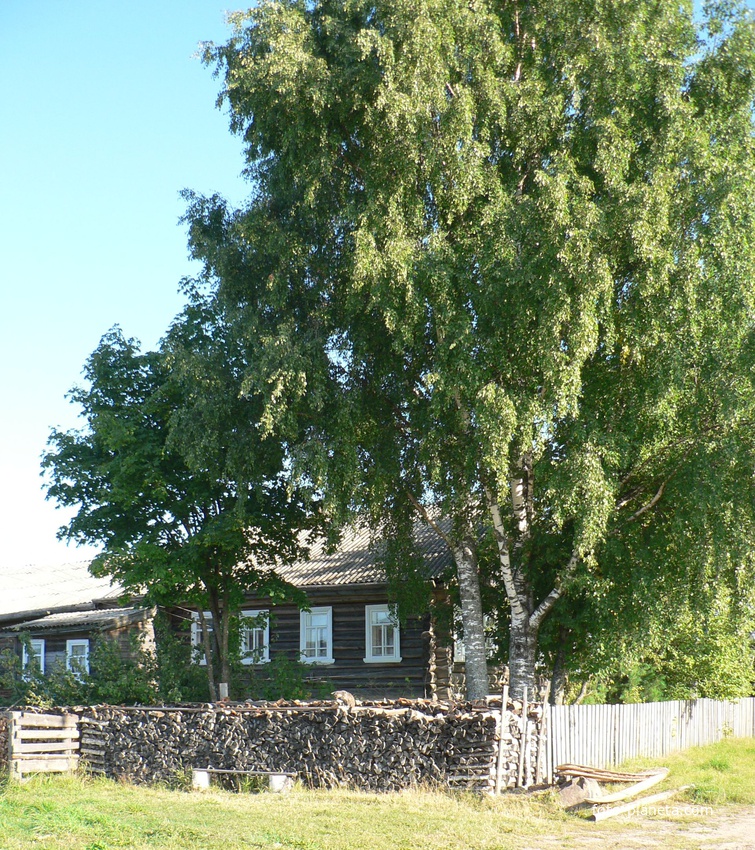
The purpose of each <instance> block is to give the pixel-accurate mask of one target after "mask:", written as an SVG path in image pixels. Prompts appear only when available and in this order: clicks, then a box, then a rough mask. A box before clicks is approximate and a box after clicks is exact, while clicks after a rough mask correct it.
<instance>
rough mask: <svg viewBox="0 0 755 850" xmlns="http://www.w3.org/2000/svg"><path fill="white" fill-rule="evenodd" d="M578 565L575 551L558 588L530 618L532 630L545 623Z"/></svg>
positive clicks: (555, 588) (552, 591)
mask: <svg viewBox="0 0 755 850" xmlns="http://www.w3.org/2000/svg"><path fill="white" fill-rule="evenodd" d="M577 564H579V554H578V553H577V552H576V551H575V552H572V556H571V558H569V563H568V564H567V565H566V569H565V570H564V572H563V575H562V576H561V577H560V578H559V581H558V584H557V585H556V587H554V588H553V590H551V592H550V593H549V594H548V595H547V596H546V597H545V599H543V601H542V602H541V603H540V604H539V605H538V606H537V608H536V609H535V610H534V611H533V612H532V616H531V617H530V626H532V628H539V627H540V624H541V623H542V622H543V620H544V619H545V617H546V615H547V614H548V613H549V611H550V610H551V609H552V608H553V606H554V605H555V604H556V602H557V601H558V600H559V599H560V598H561V597H562V596H563V594H564V584H565V583H566V582H568V581H569V579H570V578H571V577H572V576H573V575H574V572H575V570H576V569H577Z"/></svg>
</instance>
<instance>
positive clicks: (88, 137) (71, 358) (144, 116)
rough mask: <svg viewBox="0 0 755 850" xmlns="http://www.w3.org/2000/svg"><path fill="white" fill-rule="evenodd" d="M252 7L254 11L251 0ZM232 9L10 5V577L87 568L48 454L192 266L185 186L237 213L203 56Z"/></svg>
mask: <svg viewBox="0 0 755 850" xmlns="http://www.w3.org/2000/svg"><path fill="white" fill-rule="evenodd" d="M239 6H243V4H239ZM239 6H236V5H230V6H229V5H228V4H227V3H224V2H223V0H151V2H146V1H145V0H129V2H128V3H122V2H119V3H116V2H111V0H96V1H95V0H38V2H34V3H30V2H28V0H0V39H2V49H0V128H2V132H0V292H1V294H2V302H1V304H0V346H2V348H1V350H0V356H1V358H2V359H1V360H0V363H1V364H2V365H1V367H0V382H1V383H0V398H2V414H1V415H0V429H1V430H0V477H1V479H2V487H0V569H1V568H2V566H4V565H8V566H11V565H14V564H15V565H18V564H21V563H56V562H63V561H66V560H78V559H81V558H84V557H87V556H88V555H89V554H90V553H89V552H88V551H87V550H85V549H80V548H75V547H71V548H67V547H66V546H65V545H64V544H62V543H60V542H58V541H57V540H56V537H55V532H56V530H57V528H58V527H59V526H60V525H61V524H62V523H63V522H64V521H65V518H66V515H65V514H64V513H63V512H62V511H60V510H55V508H54V506H53V504H52V503H50V502H46V501H45V500H44V494H43V492H42V490H41V489H40V486H41V479H40V477H39V458H40V455H41V453H42V452H43V451H44V448H45V443H46V440H47V436H48V434H49V430H50V428H51V427H52V426H55V427H60V428H64V429H68V428H71V427H75V426H77V424H79V423H78V422H77V419H76V409H75V408H74V406H73V405H71V404H69V403H68V402H67V401H66V399H65V393H66V392H67V390H68V389H70V387H71V386H72V385H73V384H74V383H76V382H77V380H78V379H79V376H80V374H81V369H82V366H83V364H84V361H85V360H86V358H87V356H88V355H89V353H90V352H91V351H92V350H93V349H94V348H95V346H96V345H97V343H98V341H99V339H100V337H101V336H102V334H103V333H104V332H105V331H107V330H108V329H109V328H110V327H111V326H112V325H114V324H116V323H117V324H120V325H121V327H122V328H123V329H124V332H125V333H127V334H128V335H130V336H135V337H137V338H139V339H140V340H141V341H142V343H143V344H144V345H145V346H147V347H152V346H154V345H155V344H156V342H157V341H158V339H159V338H160V336H161V335H162V333H163V332H164V331H165V330H166V328H167V326H168V324H169V322H170V320H171V319H172V318H173V316H174V315H175V314H176V313H177V312H178V311H179V310H180V309H181V306H182V298H181V296H180V294H179V293H178V282H179V280H180V279H181V278H182V277H183V276H184V275H186V274H190V273H191V272H192V269H193V267H192V264H191V263H190V262H189V260H188V258H187V251H186V233H185V231H184V229H183V227H181V226H180V225H179V224H178V219H179V217H180V215H181V214H182V212H183V209H184V206H183V202H182V201H181V199H180V197H179V191H180V190H181V189H183V188H185V187H186V188H192V189H195V190H197V191H199V192H203V193H208V194H209V193H212V192H214V191H219V192H221V193H222V194H224V195H226V197H228V198H229V199H230V200H231V202H233V203H239V202H240V201H241V200H242V199H243V198H244V196H245V194H246V190H247V186H246V185H245V184H244V182H243V180H242V179H241V178H240V172H241V169H242V167H243V160H242V148H241V143H240V141H239V140H238V139H236V138H234V137H233V136H231V134H230V132H229V131H228V122H227V118H226V116H225V115H224V114H223V113H222V112H221V111H219V110H218V109H217V108H216V106H215V99H216V96H217V92H218V89H219V81H218V80H217V79H214V78H213V76H212V72H211V69H209V68H206V67H204V66H203V65H202V63H201V62H200V61H199V60H198V59H197V58H196V57H195V54H196V51H197V46H198V43H199V42H200V41H203V40H212V41H216V42H223V41H225V40H227V38H228V37H229V35H230V29H229V28H228V27H227V26H226V19H225V13H226V10H228V9H230V10H234V9H236V8H239Z"/></svg>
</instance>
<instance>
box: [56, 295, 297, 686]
mask: <svg viewBox="0 0 755 850" xmlns="http://www.w3.org/2000/svg"><path fill="white" fill-rule="evenodd" d="M244 358H245V352H244V351H243V349H242V348H241V347H240V346H239V345H238V343H236V342H231V341H230V339H229V336H228V334H227V333H226V327H225V325H224V322H223V319H222V317H221V316H220V315H219V314H218V313H216V312H213V311H212V310H210V309H209V308H208V305H207V303H206V302H204V301H203V300H202V299H201V298H200V297H199V296H198V295H196V293H195V294H193V295H192V298H191V302H190V303H189V305H188V306H187V308H186V310H185V311H184V313H183V314H182V315H181V316H180V317H179V318H178V319H177V320H176V321H175V323H174V324H173V325H172V327H171V328H170V330H169V332H168V334H167V335H166V337H165V339H164V340H163V342H162V344H161V346H160V348H159V349H158V350H157V351H148V352H145V353H142V352H141V351H140V350H139V346H138V344H137V343H136V342H135V341H134V340H131V339H126V338H125V337H124V336H123V334H122V332H121V331H120V330H119V329H118V328H115V329H113V330H111V331H110V332H109V333H107V334H106V335H105V336H104V337H103V338H102V340H101V342H100V344H99V346H98V347H97V349H96V350H95V351H94V352H93V353H92V355H91V356H90V358H89V359H88V361H87V364H86V367H85V370H84V376H85V379H86V383H85V385H84V386H82V387H77V388H75V389H74V390H72V392H71V400H72V401H73V402H74V403H76V404H78V405H79V406H80V407H81V411H82V416H83V418H84V421H85V427H84V428H83V429H81V430H79V431H68V432H60V431H54V432H53V433H52V435H51V437H50V449H49V451H48V453H47V454H46V456H45V457H44V461H43V467H44V469H45V470H46V471H47V475H48V496H49V498H53V499H55V500H56V501H57V502H58V503H59V504H61V505H65V506H69V507H75V508H77V513H76V514H75V515H74V516H73V518H72V519H71V521H70V522H69V523H68V525H66V526H65V527H63V528H62V529H61V536H62V537H66V538H68V539H71V540H75V541H81V542H86V543H90V544H100V545H102V547H103V551H102V553H101V554H100V555H98V556H97V557H96V558H95V559H94V561H93V564H92V569H93V571H94V572H96V573H97V574H101V575H112V576H113V577H115V578H116V579H118V580H119V581H120V582H121V583H122V584H123V585H124V587H125V588H127V589H128V590H130V591H135V592H144V591H146V594H147V597H148V598H149V599H150V600H152V601H153V602H155V603H160V604H163V603H168V604H178V603H186V602H191V603H194V604H196V605H197V607H198V609H199V612H200V614H199V616H200V618H202V620H203V619H204V614H203V612H204V611H205V610H209V611H210V612H211V614H212V621H213V628H212V630H210V629H209V628H208V627H205V628H203V629H202V631H203V636H204V646H203V649H204V653H205V658H206V662H207V670H208V674H209V678H210V691H211V696H212V698H213V699H214V698H216V694H217V692H216V684H217V682H230V670H229V631H230V621H231V618H232V617H233V616H234V615H235V614H237V613H238V611H239V609H240V607H241V605H242V603H243V601H244V595H245V593H247V592H250V591H254V592H255V593H258V594H260V595H266V594H267V595H271V596H272V597H273V598H276V597H277V598H283V597H288V598H291V597H293V598H295V599H296V600H297V601H299V602H301V601H303V600H302V599H301V598H300V594H299V593H298V592H297V591H296V590H295V589H294V588H292V587H290V586H288V585H287V584H286V583H285V582H283V581H282V580H281V579H279V578H278V577H277V576H276V574H275V573H274V571H272V568H274V566H275V565H276V563H278V562H279V561H281V560H286V559H291V558H294V557H297V556H298V555H299V554H300V553H301V552H300V540H301V538H300V535H299V532H301V531H303V530H304V529H306V528H307V527H308V526H309V525H310V524H311V520H312V516H313V513H312V511H311V508H312V503H311V502H306V503H305V501H304V500H303V499H302V498H301V497H300V496H301V494H297V493H296V492H293V493H292V492H291V490H290V488H289V487H288V484H287V482H286V480H285V476H284V475H283V472H284V470H283V467H282V464H283V449H282V447H281V445H280V444H279V443H276V442H275V441H273V440H266V441H264V442H262V441H260V439H259V438H258V436H257V434H258V431H257V422H258V419H259V416H260V414H261V401H260V399H259V398H255V397H254V396H253V395H249V394H244V393H242V392H241V380H242V376H243V372H244V370H245V368H246V366H247V364H246V362H245V359H244ZM203 625H205V626H207V625H208V624H206V623H203Z"/></svg>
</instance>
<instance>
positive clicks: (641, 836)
mask: <svg viewBox="0 0 755 850" xmlns="http://www.w3.org/2000/svg"><path fill="white" fill-rule="evenodd" d="M689 808H692V809H693V811H692V812H690V811H689V810H688V808H687V807H686V806H685V805H683V804H682V805H679V806H677V807H673V806H669V807H668V808H667V810H666V811H663V812H658V813H656V814H654V815H652V816H649V815H647V814H634V815H633V816H631V817H630V816H626V817H625V818H624V819H622V818H621V817H616V819H615V820H611V821H604V822H603V823H596V824H593V823H584V824H581V823H580V824H575V829H574V831H573V832H570V833H567V834H562V835H561V836H559V837H555V836H554V837H553V838H550V837H548V838H546V837H542V838H538V839H536V840H535V841H534V842H531V843H525V844H524V846H523V848H522V850H553V848H556V847H559V848H575V850H576V848H580V850H581V848H585V850H641V849H642V848H651V850H652V849H653V848H664V850H665V848H673V850H755V806H746V807H741V808H738V807H733V806H727V807H707V808H706V807H689ZM696 808H697V809H698V810H695V809H696Z"/></svg>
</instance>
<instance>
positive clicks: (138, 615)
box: [9, 608, 150, 632]
mask: <svg viewBox="0 0 755 850" xmlns="http://www.w3.org/2000/svg"><path fill="white" fill-rule="evenodd" d="M149 611H150V609H149V608H101V609H97V610H94V611H64V612H61V613H60V614H49V615H48V616H47V617H40V618H39V619H36V620H26V621H24V622H23V623H19V624H18V625H14V626H11V627H10V629H9V631H11V632H20V631H29V630H34V631H41V630H45V631H46V630H55V629H62V630H68V629H72V628H76V627H79V626H80V627H82V628H86V627H92V626H111V627H116V626H126V625H128V624H130V623H134V622H137V621H139V620H142V619H144V617H145V616H146V615H147V614H148V613H149Z"/></svg>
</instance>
